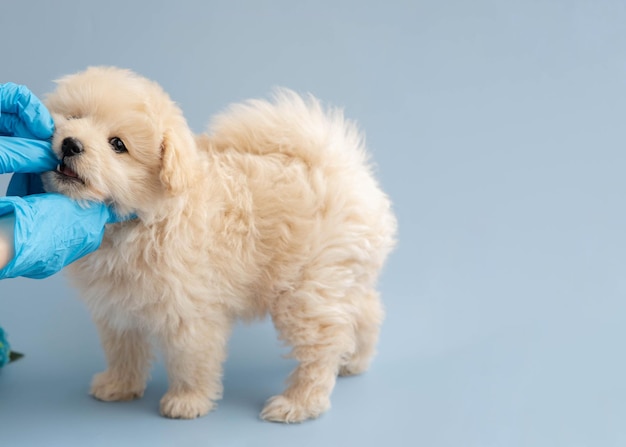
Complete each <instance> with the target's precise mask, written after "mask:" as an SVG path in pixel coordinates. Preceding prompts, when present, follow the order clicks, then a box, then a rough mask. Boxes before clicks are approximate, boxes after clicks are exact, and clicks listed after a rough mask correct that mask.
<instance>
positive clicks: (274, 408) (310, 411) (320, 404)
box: [261, 394, 330, 424]
mask: <svg viewBox="0 0 626 447" xmlns="http://www.w3.org/2000/svg"><path fill="white" fill-rule="evenodd" d="M329 408H330V400H329V399H328V398H324V397H320V398H318V399H312V400H309V401H307V402H299V401H297V400H295V399H293V398H289V397H286V396H284V395H282V394H281V395H279V396H274V397H271V398H270V399H269V400H268V401H267V403H266V404H265V408H263V411H261V419H264V420H266V421H271V422H285V423H287V424H289V423H292V422H302V421H305V420H307V419H313V418H316V417H318V416H319V415H321V414H322V413H324V412H325V411H326V410H328V409H329Z"/></svg>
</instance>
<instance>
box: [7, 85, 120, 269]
mask: <svg viewBox="0 0 626 447" xmlns="http://www.w3.org/2000/svg"><path fill="white" fill-rule="evenodd" d="M53 132H54V124H53V122H52V118H51V117H50V113H49V112H48V110H47V109H46V108H45V106H44V105H43V104H42V103H41V102H40V101H39V99H37V97H36V96H35V95H33V94H32V93H31V92H30V91H29V90H28V89H27V88H26V87H24V86H18V85H15V84H0V135H3V136H0V173H7V172H20V173H39V172H43V171H48V170H51V169H54V168H55V166H56V165H57V164H58V160H57V158H56V156H55V155H54V153H53V151H52V149H51V147H50V143H49V141H48V140H49V138H50V137H51V136H52V134H53ZM41 139H43V140H41ZM40 187H41V181H40V180H39V176H33V175H32V174H23V175H18V174H16V175H14V176H13V178H12V180H11V184H10V185H9V193H10V194H16V195H26V194H32V193H33V192H35V191H38V190H39V191H43V190H42V189H39V188H40ZM11 213H13V214H14V217H15V227H14V237H13V242H14V244H13V246H14V251H15V255H14V257H13V259H12V260H10V261H9V263H8V264H7V265H6V266H4V268H2V269H1V270H0V279H2V278H12V277H16V276H26V277H29V278H45V277H47V276H50V275H52V274H54V273H56V272H58V271H59V270H61V269H62V268H63V267H65V266H66V265H68V264H70V263H71V262H73V261H75V260H77V259H78V258H80V257H82V256H84V255H86V254H88V253H91V252H92V251H94V250H96V249H97V248H98V247H99V246H100V243H101V242H102V236H103V234H104V228H105V225H106V224H107V223H111V222H118V221H119V220H120V219H119V217H118V216H117V215H116V214H115V213H114V212H113V210H111V209H110V208H109V207H107V206H106V205H104V204H102V203H91V204H89V205H88V206H83V205H79V204H78V203H77V202H75V201H74V200H72V199H69V198H68V197H65V196H63V195H60V194H37V195H31V196H27V197H25V198H20V197H3V198H0V217H1V216H4V215H7V214H11ZM0 267H1V266H0Z"/></svg>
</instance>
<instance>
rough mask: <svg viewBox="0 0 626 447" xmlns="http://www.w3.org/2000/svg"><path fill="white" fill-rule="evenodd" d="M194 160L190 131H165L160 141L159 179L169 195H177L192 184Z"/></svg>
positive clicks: (193, 143) (194, 149) (195, 153)
mask: <svg viewBox="0 0 626 447" xmlns="http://www.w3.org/2000/svg"><path fill="white" fill-rule="evenodd" d="M196 159H197V150H196V143H195V141H194V138H193V135H192V134H191V131H189V130H188V129H184V130H182V129H178V130H174V129H168V130H166V132H165V134H164V135H163V140H162V141H161V173H160V178H161V182H162V183H163V185H165V188H166V189H167V191H168V192H169V193H171V194H173V195H175V194H178V193H180V192H182V191H184V190H185V189H187V188H188V187H189V186H190V185H191V184H192V183H193V173H194V172H195V168H196V166H197V164H196Z"/></svg>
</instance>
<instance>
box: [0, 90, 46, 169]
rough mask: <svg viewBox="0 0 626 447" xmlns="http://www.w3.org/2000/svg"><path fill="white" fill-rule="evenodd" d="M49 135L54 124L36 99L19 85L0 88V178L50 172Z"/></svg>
mask: <svg viewBox="0 0 626 447" xmlns="http://www.w3.org/2000/svg"><path fill="white" fill-rule="evenodd" d="M53 133H54V122H53V121H52V117H51V116H50V113H49V112H48V109H46V107H45V106H44V105H43V103H42V102H41V101H40V100H39V98H37V97H36V96H35V95H34V94H33V93H32V92H31V91H30V90H29V89H28V88H26V87H25V86H23V85H17V84H13V83H11V82H9V83H6V84H0V174H5V173H8V172H17V173H40V172H44V171H49V170H52V169H54V168H55V166H56V165H57V164H58V160H57V158H56V156H55V155H54V153H53V151H52V148H51V146H50V141H49V140H50V138H51V137H52V134H53Z"/></svg>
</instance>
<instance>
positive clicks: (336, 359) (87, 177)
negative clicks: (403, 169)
mask: <svg viewBox="0 0 626 447" xmlns="http://www.w3.org/2000/svg"><path fill="white" fill-rule="evenodd" d="M47 105H48V107H49V109H50V110H51V112H52V114H53V116H54V118H55V123H56V132H55V135H54V139H53V148H54V149H55V151H57V154H58V155H59V158H61V157H62V155H63V154H62V152H61V143H62V141H63V140H64V139H65V138H67V137H72V138H76V139H78V140H80V141H81V142H82V144H83V146H84V151H83V152H82V153H80V154H78V155H75V156H72V157H66V159H65V160H64V161H65V163H66V164H67V166H69V167H70V168H71V169H72V170H73V171H74V172H75V173H76V174H77V175H78V178H68V177H67V176H65V175H64V174H62V173H60V172H54V173H47V174H46V179H45V183H46V185H47V187H48V189H51V190H55V191H59V192H61V193H64V194H67V195H69V196H70V197H73V198H75V199H79V200H97V201H104V202H106V203H109V204H111V206H113V207H114V208H115V209H116V210H117V211H118V212H119V213H120V214H127V213H134V214H136V215H137V218H136V219H133V220H128V221H125V222H122V223H116V224H111V225H109V226H108V227H107V229H106V232H105V237H104V240H103V242H102V245H101V247H100V248H99V249H98V250H97V251H96V252H94V253H92V254H90V255H88V256H86V257H85V258H83V259H81V260H79V261H77V262H76V263H75V264H73V265H72V266H71V267H70V275H71V277H72V279H73V281H74V282H75V283H76V285H77V286H78V288H79V289H80V290H81V292H82V297H83V298H84V300H85V302H86V303H87V305H88V306H89V308H90V310H91V312H92V315H93V319H94V321H95V322H96V324H97V326H98V329H99V332H100V336H101V339H102V344H103V347H104V350H105V353H106V357H107V362H108V369H107V370H106V371H105V372H103V373H101V374H99V375H96V376H95V378H94V381H93V384H92V389H91V392H92V394H93V395H94V396H95V397H96V398H98V399H101V400H107V401H108V400H125V399H133V398H136V397H140V396H141V395H142V393H143V390H144V388H145V384H146V379H147V375H148V369H149V366H150V362H151V359H152V347H151V346H152V344H151V342H152V341H156V344H157V345H158V347H159V348H160V349H162V350H163V352H164V357H165V362H166V367H167V371H168V376H169V380H170V388H169V390H168V392H167V393H166V394H165V396H164V397H163V399H162V401H161V413H162V414H163V415H165V416H167V417H173V418H194V417H197V416H200V415H203V414H205V413H207V412H208V411H209V410H211V409H212V408H213V406H214V405H215V401H216V400H217V399H219V398H220V396H221V394H222V385H221V374H222V363H223V360H224V358H225V355H226V343H227V339H228V335H229V331H230V327H231V325H232V323H233V321H234V320H235V319H238V318H240V319H244V320H252V319H255V318H259V317H262V316H264V315H266V314H268V313H269V315H270V316H271V318H272V320H273V322H274V324H275V326H276V328H277V330H278V332H279V335H280V338H281V339H282V340H284V341H285V342H286V343H288V344H289V345H290V346H291V347H292V348H293V349H292V355H293V356H294V357H295V358H296V359H297V360H298V362H299V363H298V366H297V367H296V369H295V370H294V372H293V373H292V374H291V376H290V379H289V384H288V387H287V389H286V390H285V391H284V393H283V394H281V395H279V396H275V397H274V398H271V399H270V400H269V401H268V403H267V404H266V406H265V408H264V409H263V411H262V413H261V416H262V417H263V418H264V419H267V420H272V421H283V422H296V421H302V420H305V419H307V418H313V417H317V416H319V415H320V414H321V413H322V412H324V411H325V410H327V409H328V408H329V406H330V401H329V396H330V393H331V391H332V388H333V386H334V384H335V379H336V376H337V374H344V375H347V374H357V373H360V372H362V371H364V370H365V369H366V368H367V367H368V364H369V362H370V360H371V358H372V356H373V354H374V349H375V344H376V341H377V338H378V332H379V326H380V323H381V320H382V318H383V311H382V306H381V303H380V300H379V297H378V293H377V291H376V288H375V286H376V280H377V277H378V274H379V272H380V269H381V267H382V265H383V263H384V261H385V258H386V257H387V255H388V253H389V251H390V250H391V249H392V246H393V244H394V236H395V229H396V221H395V218H394V216H393V213H392V211H391V205H390V202H389V200H388V198H387V197H386V196H385V194H384V193H383V192H381V190H380V188H379V186H378V185H377V182H376V181H375V180H374V177H373V175H372V169H371V167H370V165H369V163H368V156H367V153H366V151H365V149H364V143H363V139H362V137H361V135H360V133H359V131H358V130H357V128H356V126H355V125H354V124H353V123H351V122H349V121H347V120H345V119H344V117H343V114H342V113H341V112H340V111H338V110H325V109H324V108H323V107H322V106H321V105H320V103H319V102H318V101H317V100H316V99H314V98H313V97H306V98H302V97H300V96H298V95H297V94H295V93H293V92H291V91H289V90H278V91H277V92H276V93H275V95H274V99H273V101H271V102H268V101H262V100H254V101H248V102H246V103H244V104H239V105H234V106H232V107H231V108H230V109H229V110H228V111H227V112H225V113H223V114H221V115H219V116H217V117H216V118H215V119H214V121H213V124H212V125H211V127H210V130H209V131H208V132H207V133H206V134H201V135H197V136H194V135H193V134H192V132H191V131H190V129H189V127H188V126H187V124H186V122H185V119H184V118H183V115H182V112H181V111H180V109H179V108H178V107H177V106H176V105H175V104H174V103H173V102H172V101H171V100H170V98H169V97H168V96H167V94H166V93H165V92H164V91H163V90H162V89H161V88H160V87H159V86H158V85H157V84H155V83H153V82H151V81H148V80H146V79H144V78H142V77H140V76H138V75H136V74H134V73H132V72H130V71H126V70H120V69H117V68H110V67H96V68H89V69H88V70H86V71H84V72H82V73H78V74H75V75H71V76H68V77H66V78H63V79H61V80H60V81H59V84H58V88H57V90H56V91H55V92H54V93H52V94H51V95H50V96H49V98H48V100H47ZM113 137H119V138H121V139H122V140H123V141H124V142H125V144H126V147H127V148H128V152H127V153H116V152H115V151H114V150H113V149H112V148H111V145H110V143H109V141H110V139H111V138H113Z"/></svg>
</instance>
